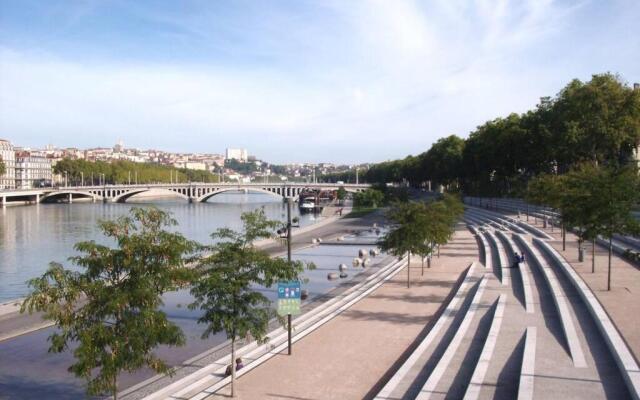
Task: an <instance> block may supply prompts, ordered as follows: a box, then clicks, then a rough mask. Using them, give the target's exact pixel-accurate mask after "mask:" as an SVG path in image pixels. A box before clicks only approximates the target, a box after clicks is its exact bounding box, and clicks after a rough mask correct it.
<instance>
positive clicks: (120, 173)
mask: <svg viewBox="0 0 640 400" xmlns="http://www.w3.org/2000/svg"><path fill="white" fill-rule="evenodd" d="M65 171H66V172H67V174H68V177H69V184H71V185H75V184H80V183H81V179H82V173H84V181H85V184H86V185H90V184H92V180H91V179H92V178H93V184H99V183H100V179H101V178H100V176H101V174H104V183H106V184H117V183H128V182H129V177H131V183H134V182H135V176H136V172H137V175H138V183H169V182H171V179H173V181H174V182H205V183H212V182H218V176H217V175H215V174H212V173H211V172H208V171H198V170H191V169H185V168H182V169H178V168H173V167H170V166H166V165H160V164H155V163H136V162H132V161H114V162H111V163H108V162H105V161H96V162H91V161H85V160H71V159H68V158H65V159H63V160H60V161H58V162H57V163H56V165H55V166H54V167H53V172H55V173H56V174H64V172H65Z"/></svg>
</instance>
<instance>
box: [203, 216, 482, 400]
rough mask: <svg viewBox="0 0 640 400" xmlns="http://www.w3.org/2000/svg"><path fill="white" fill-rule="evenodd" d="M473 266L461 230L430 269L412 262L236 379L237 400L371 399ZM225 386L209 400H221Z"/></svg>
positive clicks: (471, 242)
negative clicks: (408, 275) (408, 273)
mask: <svg viewBox="0 0 640 400" xmlns="http://www.w3.org/2000/svg"><path fill="white" fill-rule="evenodd" d="M477 259H478V246H477V243H476V240H475V238H474V237H473V236H472V235H471V234H470V233H469V231H467V230H466V228H464V227H463V226H462V225H460V226H459V229H458V230H457V232H456V234H455V236H454V238H453V240H452V241H451V242H450V243H449V244H448V245H447V246H445V247H444V248H443V249H442V250H441V254H440V258H439V259H437V258H435V259H434V260H433V263H432V267H431V268H430V269H428V268H427V267H426V266H425V273H424V275H421V263H420V260H419V259H416V258H415V257H414V259H413V261H412V263H411V275H412V287H411V289H407V288H406V273H405V272H406V268H405V270H403V271H401V272H400V273H399V274H397V275H396V276H394V278H393V279H391V280H390V281H388V282H387V283H385V284H384V285H382V286H381V287H380V288H378V289H377V290H376V291H375V292H373V293H372V294H371V295H369V296H368V297H366V298H365V299H363V300H361V301H360V302H358V303H356V304H355V305H354V306H352V307H351V308H349V309H348V310H347V311H345V312H344V313H342V314H340V315H339V316H337V317H336V318H334V319H333V320H332V321H330V322H328V323H327V324H325V325H324V326H322V327H321V328H320V329H318V330H317V331H315V332H313V333H312V334H310V335H309V336H307V337H306V338H305V339H304V340H302V341H300V342H298V343H296V345H295V346H294V349H293V355H292V356H287V355H286V354H280V355H278V356H276V357H274V358H272V359H271V360H269V361H268V362H266V363H265V364H263V365H261V366H260V367H258V368H256V369H254V370H252V371H250V372H249V373H247V374H246V375H244V376H242V377H241V378H240V379H239V380H238V386H237V389H238V398H240V399H269V398H274V399H275V398H280V399H360V398H366V397H371V396H372V395H374V394H375V393H376V392H377V389H379V386H380V385H379V384H380V383H384V381H386V378H387V376H386V375H387V374H388V373H389V372H393V370H394V369H395V367H396V365H395V364H396V363H397V362H398V361H401V360H402V359H403V358H404V357H403V355H404V356H406V354H405V352H406V351H407V349H410V348H412V345H413V344H414V342H415V341H416V338H420V337H422V336H424V335H425V334H426V330H427V329H425V327H428V326H429V323H430V322H432V321H434V317H436V316H437V312H438V309H439V308H440V307H441V306H442V304H443V302H444V300H445V299H446V298H447V296H448V295H449V293H450V292H451V290H452V288H453V287H454V286H455V284H456V282H457V281H458V278H459V277H460V274H461V273H462V272H463V271H464V270H465V269H466V268H467V267H468V266H469V264H470V263H471V262H472V261H474V260H477ZM228 391H229V386H227V387H225V388H224V389H222V390H221V391H219V392H218V393H217V394H216V395H213V396H211V397H210V398H225V397H226V396H227V394H228Z"/></svg>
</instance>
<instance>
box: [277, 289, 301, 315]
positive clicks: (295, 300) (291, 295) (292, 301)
mask: <svg viewBox="0 0 640 400" xmlns="http://www.w3.org/2000/svg"><path fill="white" fill-rule="evenodd" d="M278 314H280V315H287V314H300V282H299V281H292V282H279V283H278Z"/></svg>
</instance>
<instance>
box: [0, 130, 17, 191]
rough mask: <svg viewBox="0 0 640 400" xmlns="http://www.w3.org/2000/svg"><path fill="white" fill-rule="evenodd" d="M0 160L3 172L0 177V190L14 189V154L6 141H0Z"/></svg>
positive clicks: (10, 145)
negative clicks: (2, 164)
mask: <svg viewBox="0 0 640 400" xmlns="http://www.w3.org/2000/svg"><path fill="white" fill-rule="evenodd" d="M0 160H1V161H2V162H3V163H4V169H5V172H4V174H3V175H0V189H15V187H16V153H15V150H14V149H13V145H12V144H11V142H9V141H8V140H4V139H0Z"/></svg>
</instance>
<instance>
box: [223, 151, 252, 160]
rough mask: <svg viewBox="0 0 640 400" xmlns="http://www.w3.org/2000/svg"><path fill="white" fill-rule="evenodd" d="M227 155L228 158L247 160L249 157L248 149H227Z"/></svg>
mask: <svg viewBox="0 0 640 400" xmlns="http://www.w3.org/2000/svg"><path fill="white" fill-rule="evenodd" d="M226 155H227V159H228V160H231V159H235V160H238V161H247V160H248V159H249V153H248V152H247V149H227V154H226Z"/></svg>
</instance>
